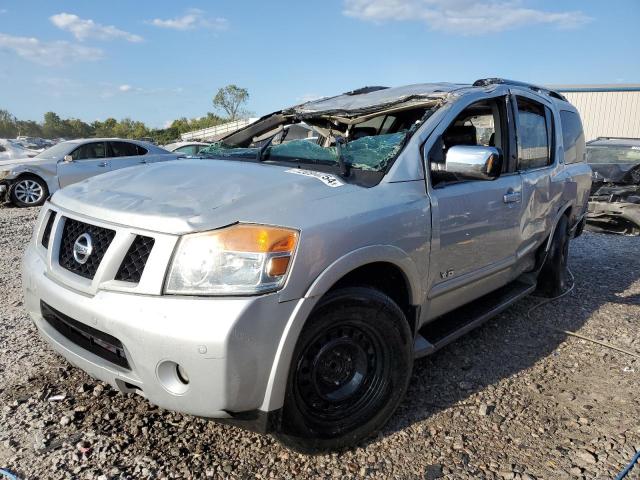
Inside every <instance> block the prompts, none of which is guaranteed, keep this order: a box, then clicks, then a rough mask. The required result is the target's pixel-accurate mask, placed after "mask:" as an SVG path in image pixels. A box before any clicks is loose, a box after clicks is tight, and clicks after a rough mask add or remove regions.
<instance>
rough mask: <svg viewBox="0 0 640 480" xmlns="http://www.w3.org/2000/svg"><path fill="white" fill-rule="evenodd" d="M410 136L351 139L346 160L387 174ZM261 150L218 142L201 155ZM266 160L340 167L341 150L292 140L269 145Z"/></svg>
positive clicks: (226, 155)
mask: <svg viewBox="0 0 640 480" xmlns="http://www.w3.org/2000/svg"><path fill="white" fill-rule="evenodd" d="M407 133H408V132H407V131H403V132H396V133H390V134H385V135H377V136H366V137H362V138H358V139H357V140H351V141H349V142H347V143H346V144H344V145H343V146H342V158H343V160H344V162H345V163H346V164H347V165H349V166H350V167H351V168H357V169H360V170H373V171H383V170H384V169H385V168H386V167H387V165H388V163H389V161H391V160H392V159H393V158H394V157H395V156H396V154H397V153H398V152H399V151H400V149H401V148H402V145H403V143H404V139H405V138H406V136H407ZM259 150H260V148H259V147H250V148H234V147H233V146H230V145H225V144H223V143H214V144H213V145H210V146H209V147H207V148H205V149H203V150H201V151H200V154H201V155H203V156H211V157H223V158H255V157H256V156H257V155H258V152H259ZM263 159H264V160H267V161H268V160H273V161H290V162H303V163H324V164H338V151H337V149H336V147H335V146H330V147H323V146H321V145H318V144H317V143H316V142H315V141H314V140H313V139H302V140H292V141H289V142H284V143H281V144H279V145H271V146H268V147H267V148H266V150H265V151H264V154H263Z"/></svg>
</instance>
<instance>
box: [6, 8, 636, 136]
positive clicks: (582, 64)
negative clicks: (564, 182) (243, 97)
mask: <svg viewBox="0 0 640 480" xmlns="http://www.w3.org/2000/svg"><path fill="white" fill-rule="evenodd" d="M639 24H640V1H638V0H615V1H602V0H565V1H561V2H560V1H551V0H478V1H474V0H306V1H301V0H275V1H264V0H246V1H243V0H211V1H203V0H194V1H186V2H176V1H174V2H168V1H163V0H155V1H147V0H137V1H132V0H109V1H100V2H97V1H86V0H77V1H73V0H56V1H55V2H52V1H50V0H40V1H30V0H20V1H7V0H0V109H7V110H9V111H10V112H11V113H13V114H14V115H15V116H16V117H18V118H20V119H25V120H26V119H31V120H38V121H41V120H42V116H43V114H44V112H46V111H55V112H57V113H58V114H59V115H61V116H62V117H63V118H66V117H75V118H80V119H82V120H84V121H87V122H92V121H94V120H104V119H105V118H108V117H115V118H118V119H121V118H124V117H130V118H133V119H135V120H142V121H144V122H145V123H147V125H148V126H152V127H163V126H165V125H167V124H168V122H170V121H171V120H173V119H175V118H179V117H189V118H191V117H199V116H202V115H204V114H205V113H206V112H207V111H212V110H213V106H212V103H211V100H212V98H213V96H214V95H215V93H216V91H217V90H218V88H220V87H223V86H225V85H227V84H236V85H238V86H240V87H244V88H246V89H248V90H249V93H250V98H249V102H248V104H247V105H246V108H247V109H248V110H249V111H251V112H253V113H254V114H255V115H257V116H260V115H263V114H266V113H269V112H271V111H275V110H279V109H281V108H283V107H287V106H290V105H293V104H297V103H300V102H302V101H305V100H310V99H315V98H319V97H322V96H326V95H334V94H337V93H341V92H345V91H348V90H352V89H354V88H358V87H362V86H365V85H385V86H398V85H405V84H410V83H422V82H435V81H451V82H459V83H470V82H473V81H474V80H476V79H478V78H485V77H496V76H497V77H504V78H510V79H517V80H522V81H527V82H531V83H537V84H597V83H640V60H639V58H640V57H639V55H638V52H639V51H640V49H639V47H640V36H639V35H638V25H639Z"/></svg>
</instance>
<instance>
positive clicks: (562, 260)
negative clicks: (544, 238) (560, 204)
mask: <svg viewBox="0 0 640 480" xmlns="http://www.w3.org/2000/svg"><path fill="white" fill-rule="evenodd" d="M569 235H570V231H569V222H568V220H567V217H566V215H563V216H562V218H561V219H560V220H559V221H558V225H556V229H555V231H554V232H553V238H552V240H551V246H550V248H549V253H548V254H547V258H546V259H545V262H544V265H543V266H542V269H541V270H540V274H539V275H538V290H539V291H540V292H541V293H542V294H544V295H546V296H549V297H556V296H558V295H560V294H561V293H562V292H564V291H565V290H566V288H567V277H568V274H567V264H568V261H569V241H570V238H569Z"/></svg>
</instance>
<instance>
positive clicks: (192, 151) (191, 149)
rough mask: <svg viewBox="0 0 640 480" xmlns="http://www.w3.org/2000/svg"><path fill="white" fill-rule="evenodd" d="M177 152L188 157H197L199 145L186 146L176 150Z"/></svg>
mask: <svg viewBox="0 0 640 480" xmlns="http://www.w3.org/2000/svg"><path fill="white" fill-rule="evenodd" d="M175 151H176V152H180V153H185V154H187V155H195V154H196V153H198V152H197V145H185V146H184V147H180V148H176V149H175Z"/></svg>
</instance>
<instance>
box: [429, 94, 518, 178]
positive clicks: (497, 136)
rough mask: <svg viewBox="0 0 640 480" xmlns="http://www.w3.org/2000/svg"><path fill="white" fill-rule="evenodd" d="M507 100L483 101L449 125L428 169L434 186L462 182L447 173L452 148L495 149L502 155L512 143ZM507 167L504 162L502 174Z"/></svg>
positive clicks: (430, 159) (465, 110) (431, 157)
mask: <svg viewBox="0 0 640 480" xmlns="http://www.w3.org/2000/svg"><path fill="white" fill-rule="evenodd" d="M499 100H501V101H502V102H504V101H505V100H504V98H501V99H490V100H482V101H480V102H476V103H473V104H471V105H469V106H468V107H467V108H465V109H464V110H463V111H462V112H460V114H458V116H457V117H456V119H455V120H454V121H453V122H451V123H450V124H449V126H448V127H447V129H446V130H445V131H444V132H443V133H442V136H441V137H440V139H439V140H438V141H437V142H436V143H435V144H434V146H433V147H432V148H431V151H430V152H429V168H430V170H431V181H432V184H433V185H434V186H442V185H445V184H447V183H451V182H458V181H460V180H459V179H457V178H453V177H452V174H450V173H447V172H446V171H445V170H446V169H445V159H446V155H447V152H448V151H449V149H450V148H451V147H453V146H456V145H478V146H485V147H496V148H498V149H500V150H501V151H502V152H503V153H504V152H506V147H507V144H508V141H509V138H508V137H509V135H508V131H507V127H506V121H505V120H506V119H505V116H504V107H503V103H502V102H500V101H499ZM506 168H507V162H504V165H503V171H505V170H506Z"/></svg>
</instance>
